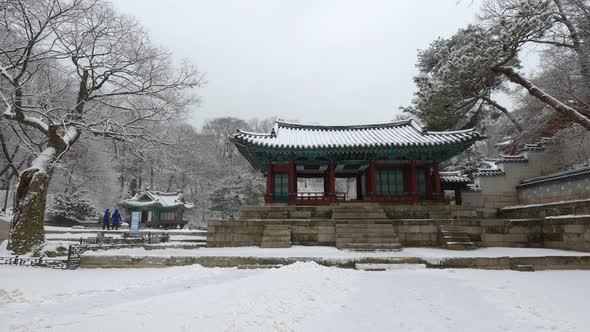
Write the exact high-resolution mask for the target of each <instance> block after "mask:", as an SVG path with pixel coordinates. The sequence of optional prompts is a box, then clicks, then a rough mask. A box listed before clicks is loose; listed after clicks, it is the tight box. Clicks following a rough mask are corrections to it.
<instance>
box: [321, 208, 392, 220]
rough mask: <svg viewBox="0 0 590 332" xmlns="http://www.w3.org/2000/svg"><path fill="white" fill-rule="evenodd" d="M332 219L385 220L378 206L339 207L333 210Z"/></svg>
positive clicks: (385, 216)
mask: <svg viewBox="0 0 590 332" xmlns="http://www.w3.org/2000/svg"><path fill="white" fill-rule="evenodd" d="M332 218H333V219H387V214H386V213H385V210H383V208H381V207H378V206H371V205H370V206H339V207H336V208H334V212H333V213H332Z"/></svg>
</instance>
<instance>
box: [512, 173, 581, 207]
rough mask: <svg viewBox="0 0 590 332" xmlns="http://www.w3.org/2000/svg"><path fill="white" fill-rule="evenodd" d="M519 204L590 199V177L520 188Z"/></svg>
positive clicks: (518, 189)
mask: <svg viewBox="0 0 590 332" xmlns="http://www.w3.org/2000/svg"><path fill="white" fill-rule="evenodd" d="M517 191H518V200H519V204H534V203H548V202H559V201H569V200H577V199H584V198H590V177H576V178H567V179H563V180H560V181H554V182H544V183H538V184H531V185H526V186H523V185H521V186H518V187H517Z"/></svg>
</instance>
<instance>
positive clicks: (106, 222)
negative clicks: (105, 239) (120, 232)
mask: <svg viewBox="0 0 590 332" xmlns="http://www.w3.org/2000/svg"><path fill="white" fill-rule="evenodd" d="M105 227H106V229H107V230H110V229H111V212H110V211H109V209H106V210H105V211H104V217H102V229H105Z"/></svg>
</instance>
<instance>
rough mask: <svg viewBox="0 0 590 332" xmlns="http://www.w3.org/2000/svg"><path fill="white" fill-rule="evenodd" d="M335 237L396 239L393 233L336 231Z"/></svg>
mask: <svg viewBox="0 0 590 332" xmlns="http://www.w3.org/2000/svg"><path fill="white" fill-rule="evenodd" d="M336 238H337V239H356V238H363V239H374V238H384V239H397V238H398V235H397V234H393V233H345V234H343V233H336Z"/></svg>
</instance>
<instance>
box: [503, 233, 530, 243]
mask: <svg viewBox="0 0 590 332" xmlns="http://www.w3.org/2000/svg"><path fill="white" fill-rule="evenodd" d="M504 240H505V241H508V242H527V241H528V237H527V235H526V234H522V233H521V234H506V235H504Z"/></svg>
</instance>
